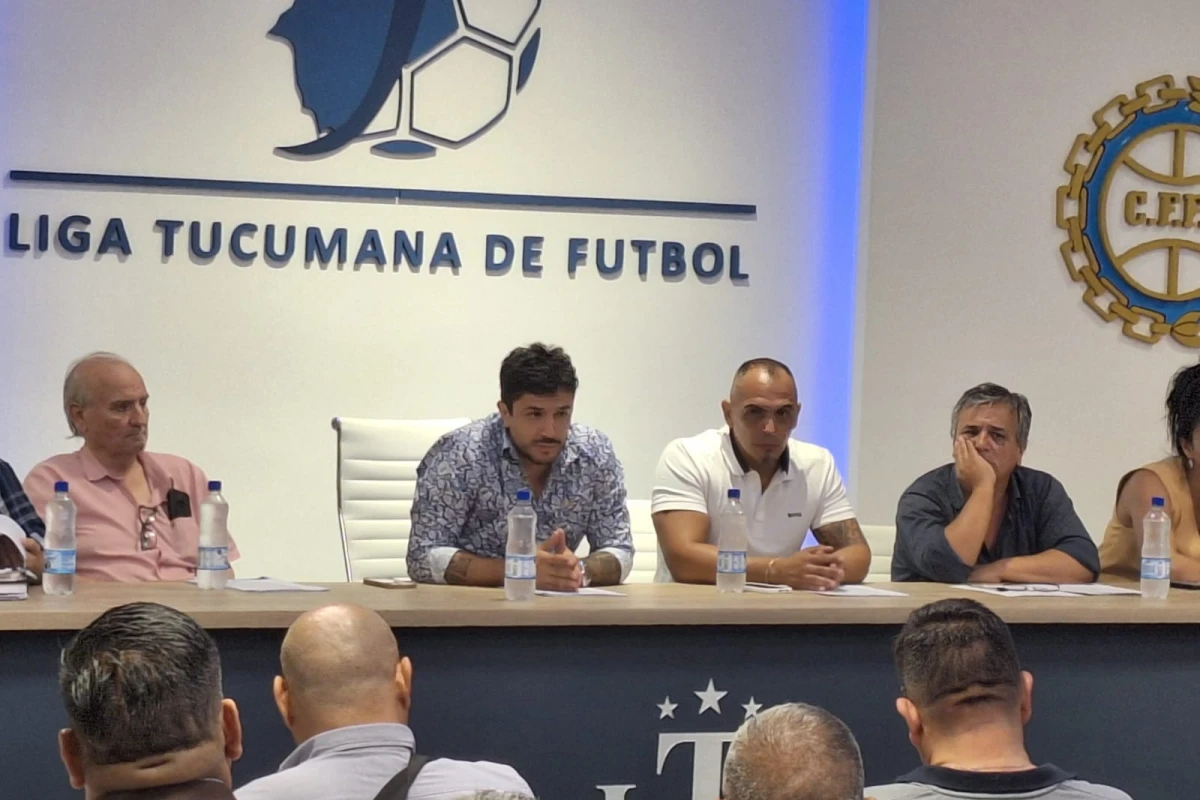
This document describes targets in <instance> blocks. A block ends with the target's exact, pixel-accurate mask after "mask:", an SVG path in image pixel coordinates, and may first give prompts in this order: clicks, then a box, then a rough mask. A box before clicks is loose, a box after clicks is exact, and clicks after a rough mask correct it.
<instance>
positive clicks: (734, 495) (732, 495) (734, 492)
mask: <svg viewBox="0 0 1200 800" xmlns="http://www.w3.org/2000/svg"><path fill="white" fill-rule="evenodd" d="M741 496H742V490H741V489H730V490H729V499H730V500H738V499H740V498H741Z"/></svg>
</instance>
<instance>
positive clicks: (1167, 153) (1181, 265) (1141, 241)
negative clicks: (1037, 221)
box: [1056, 75, 1200, 348]
mask: <svg viewBox="0 0 1200 800" xmlns="http://www.w3.org/2000/svg"><path fill="white" fill-rule="evenodd" d="M1186 82H1187V86H1186V87H1183V86H1177V85H1176V83H1175V79H1174V78H1173V77H1171V76H1170V75H1163V76H1160V77H1157V78H1154V79H1153V80H1149V81H1146V82H1144V83H1140V84H1138V86H1137V87H1136V90H1135V93H1134V96H1133V97H1132V98H1130V97H1127V96H1126V95H1123V94H1122V95H1118V96H1116V97H1114V98H1113V99H1112V100H1110V101H1109V102H1108V103H1106V104H1105V105H1104V107H1103V108H1101V109H1100V110H1099V111H1097V112H1096V113H1095V114H1094V115H1092V121H1093V123H1094V124H1095V130H1093V131H1092V132H1091V133H1081V134H1080V135H1079V136H1077V137H1076V138H1075V143H1074V144H1073V145H1072V147H1071V152H1070V153H1069V154H1068V156H1067V160H1066V162H1065V164H1064V165H1063V169H1064V170H1065V171H1066V172H1067V174H1068V175H1069V176H1070V178H1069V179H1068V181H1067V183H1065V184H1064V185H1062V186H1060V187H1058V192H1057V195H1056V199H1057V220H1058V227H1059V228H1061V229H1062V230H1064V231H1066V232H1067V239H1066V241H1064V242H1063V244H1062V246H1061V247H1060V248H1059V251H1060V253H1061V254H1062V257H1063V261H1064V262H1065V263H1066V265H1067V270H1068V271H1069V272H1070V274H1071V278H1072V279H1073V280H1076V281H1079V282H1081V283H1083V284H1085V288H1084V293H1083V300H1084V302H1085V303H1086V304H1087V305H1088V306H1089V307H1090V308H1091V309H1092V310H1093V311H1095V312H1096V313H1097V314H1099V315H1100V317H1101V318H1103V319H1104V320H1105V321H1106V322H1111V321H1113V320H1116V319H1120V320H1121V321H1122V327H1121V329H1122V331H1123V332H1124V333H1125V335H1126V336H1130V337H1132V338H1134V339H1137V340H1139V341H1142V342H1148V343H1154V342H1157V341H1158V340H1159V339H1161V338H1162V336H1163V335H1164V334H1167V333H1169V334H1171V336H1172V337H1173V338H1174V339H1175V340H1176V341H1178V342H1180V343H1181V344H1184V345H1186V346H1188V347H1197V348H1200V77H1194V76H1189V77H1188V78H1187V81H1186Z"/></svg>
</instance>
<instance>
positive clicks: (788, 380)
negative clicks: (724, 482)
mask: <svg viewBox="0 0 1200 800" xmlns="http://www.w3.org/2000/svg"><path fill="white" fill-rule="evenodd" d="M721 411H722V413H723V414H724V415H725V424H726V425H728V426H729V431H730V433H731V435H732V436H733V440H734V443H735V447H736V448H737V452H738V453H739V454H740V457H741V458H742V459H743V460H744V461H745V462H746V465H747V466H748V467H750V468H751V469H754V470H763V471H766V472H770V471H771V470H773V469H775V467H776V465H778V463H779V460H780V458H781V457H782V456H783V453H784V452H785V451H786V450H787V446H788V438H789V437H790V436H791V434H792V430H793V429H794V428H795V427H796V420H797V419H798V418H799V415H800V402H799V400H798V399H797V396H796V380H795V378H793V377H792V371H791V370H790V369H788V367H787V365H786V364H784V363H783V362H781V361H776V360H775V359H773V358H754V359H751V360H749V361H747V362H746V363H744V364H742V365H741V366H740V367H738V370H737V372H736V373H735V374H734V376H733V386H731V387H730V389H729V399H728V400H726V401H724V402H722V403H721ZM760 474H762V473H760ZM763 480H764V481H765V480H767V479H766V478H763ZM764 485H766V484H765V483H764Z"/></svg>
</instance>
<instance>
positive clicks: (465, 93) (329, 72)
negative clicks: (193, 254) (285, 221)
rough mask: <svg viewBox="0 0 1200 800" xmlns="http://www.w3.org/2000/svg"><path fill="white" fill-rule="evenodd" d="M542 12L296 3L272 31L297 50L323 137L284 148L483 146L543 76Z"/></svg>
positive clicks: (405, 150) (387, 151)
mask: <svg viewBox="0 0 1200 800" xmlns="http://www.w3.org/2000/svg"><path fill="white" fill-rule="evenodd" d="M540 8H541V0H295V2H294V3H293V4H292V6H291V8H289V9H288V10H287V11H285V12H283V14H281V15H280V16H279V20H278V21H277V22H276V23H275V25H274V27H272V28H271V31H270V34H271V35H272V36H275V37H278V38H280V39H282V40H284V41H286V42H287V43H288V44H289V45H291V48H292V54H293V56H294V65H295V74H296V87H297V89H298V91H299V94H300V101H301V105H302V106H303V107H304V109H305V110H306V111H308V112H309V114H311V115H312V118H313V121H314V123H315V124H316V138H314V139H313V140H312V141H309V142H305V143H303V144H297V145H292V146H287V147H279V148H277V150H276V152H278V153H280V154H281V155H289V156H304V157H320V156H326V155H329V154H331V153H333V152H335V151H337V150H340V149H341V148H343V147H345V146H346V145H348V144H350V143H351V142H356V141H362V140H376V139H381V140H382V141H379V142H378V143H377V144H375V145H374V146H373V147H372V148H371V152H372V153H375V154H377V155H382V156H391V157H398V158H419V157H425V156H432V155H434V154H435V153H436V152H437V150H438V148H439V147H460V146H462V145H465V144H468V143H469V142H471V141H474V140H475V139H477V138H478V137H480V136H482V135H483V134H484V133H486V132H487V131H488V130H490V129H491V128H492V127H493V126H494V125H496V124H497V123H498V122H500V120H502V119H503V118H504V116H505V115H506V114H507V113H508V109H509V106H510V105H511V103H512V100H513V97H514V96H515V95H516V94H517V93H518V92H520V91H521V90H522V89H524V88H525V85H526V83H527V82H528V81H529V78H530V75H531V74H532V73H533V67H534V64H535V63H536V61H537V56H538V48H539V46H540V44H541V38H542V32H541V29H540V28H539V27H538V26H537V16H538V12H539V10H540Z"/></svg>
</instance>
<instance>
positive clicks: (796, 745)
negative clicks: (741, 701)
mask: <svg viewBox="0 0 1200 800" xmlns="http://www.w3.org/2000/svg"><path fill="white" fill-rule="evenodd" d="M721 796H722V798H723V800H797V799H798V798H802V799H803V800H863V762H862V755H861V753H859V750H858V742H856V741H855V740H854V734H853V733H851V732H850V729H849V728H847V727H846V724H845V723H844V722H842V721H841V720H840V719H838V718H837V717H835V716H834V715H833V714H830V713H829V712H828V711H826V710H824V709H822V708H817V707H816V706H810V705H806V704H805V703H788V704H786V705H780V706H773V707H771V708H768V709H764V710H763V711H760V712H759V713H758V714H757V715H756V716H753V717H751V718H750V719H748V720H746V721H745V722H744V723H742V727H740V728H738V731H737V733H736V734H734V737H733V742H731V743H730V745H729V752H728V753H726V755H725V771H724V777H723V779H722V789H721Z"/></svg>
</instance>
